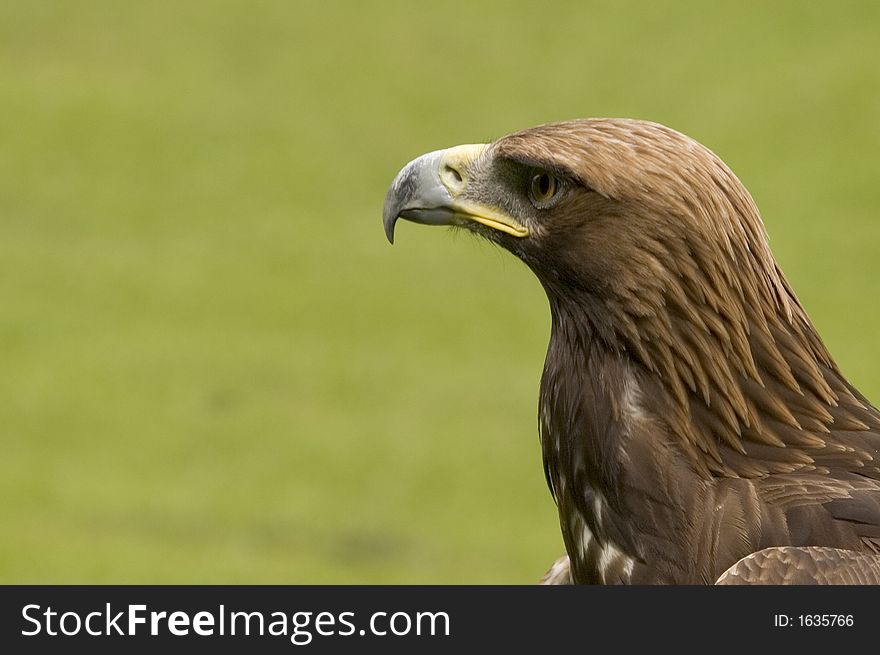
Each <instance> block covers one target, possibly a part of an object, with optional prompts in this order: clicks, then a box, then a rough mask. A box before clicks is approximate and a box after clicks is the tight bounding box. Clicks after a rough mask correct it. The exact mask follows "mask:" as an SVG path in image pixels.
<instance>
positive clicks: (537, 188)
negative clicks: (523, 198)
mask: <svg viewBox="0 0 880 655" xmlns="http://www.w3.org/2000/svg"><path fill="white" fill-rule="evenodd" d="M559 187H560V184H559V180H558V179H557V178H556V177H555V176H554V175H551V174H550V173H547V172H545V171H538V172H536V173H535V174H534V175H532V179H531V181H530V183H529V199H530V200H531V201H532V204H534V205H535V206H536V207H538V208H541V207H545V206H546V205H547V203H549V202H550V201H551V200H553V198H554V197H555V196H556V194H557V192H558V191H559Z"/></svg>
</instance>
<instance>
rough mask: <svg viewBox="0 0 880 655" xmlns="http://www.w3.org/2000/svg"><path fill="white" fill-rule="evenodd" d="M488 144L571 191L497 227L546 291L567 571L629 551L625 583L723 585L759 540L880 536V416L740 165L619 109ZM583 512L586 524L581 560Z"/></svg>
mask: <svg viewBox="0 0 880 655" xmlns="http://www.w3.org/2000/svg"><path fill="white" fill-rule="evenodd" d="M490 153H491V158H494V159H498V160H508V161H514V162H520V163H523V164H528V165H531V166H537V167H539V168H547V169H549V170H552V171H557V172H559V173H560V174H561V175H564V176H567V177H569V178H571V179H573V180H574V181H575V182H576V184H577V186H576V188H575V190H574V191H573V192H572V193H571V194H570V197H568V198H566V199H565V200H564V201H562V202H560V204H559V206H558V207H556V208H554V209H553V210H552V211H551V212H548V213H547V215H546V216H543V217H542V218H541V222H540V223H538V224H536V225H534V226H533V229H534V233H535V236H534V238H533V239H528V240H523V242H518V241H516V240H504V239H503V238H502V239H496V240H499V242H500V243H502V245H504V246H505V247H508V248H509V249H511V251H513V252H514V253H515V254H517V255H518V256H520V257H521V258H522V259H523V260H524V261H525V262H526V263H527V264H528V265H529V266H530V267H531V268H532V269H533V270H534V271H535V273H536V274H537V276H538V278H539V279H540V280H541V282H542V283H543V285H544V287H545V289H546V291H547V294H548V298H549V300H550V307H551V312H552V315H553V331H552V336H551V341H550V346H549V349H548V355H547V362H546V365H545V371H544V377H543V380H542V393H541V396H542V401H541V428H542V442H543V444H544V456H545V466H546V469H547V472H548V479H549V480H551V486H552V488H553V489H554V493H555V494H556V498H557V501H558V502H559V508H560V514H561V516H562V525H563V532H564V534H565V535H566V546H567V550H568V552H569V555H570V556H571V557H572V562H571V575H572V578H573V579H574V581H576V582H589V581H593V582H595V581H605V578H604V573H603V571H602V570H600V569H602V568H603V567H602V566H600V561H599V560H600V559H601V557H600V556H601V553H602V552H603V551H602V548H606V549H607V547H608V546H609V544H610V545H613V547H614V548H615V549H616V550H617V551H619V552H622V553H626V554H627V555H628V556H629V557H631V558H632V562H633V564H632V566H631V570H630V572H629V574H628V575H626V576H621V575H620V571H621V570H623V571H625V570H626V569H625V567H624V568H623V569H621V567H620V566H619V565H618V566H617V568H616V569H614V570H616V571H617V574H616V575H617V577H623V578H626V579H625V580H624V581H630V582H712V581H714V580H715V578H717V577H718V575H719V574H720V573H722V572H723V571H724V570H725V569H726V568H727V567H729V566H731V565H732V564H733V563H734V562H736V561H737V560H738V559H740V558H742V557H744V556H747V555H748V554H749V553H751V552H754V551H755V550H758V549H760V548H764V547H767V546H785V545H794V546H830V547H835V548H846V549H850V550H854V551H859V550H860V549H866V550H870V549H871V548H873V547H874V546H873V543H874V542H873V541H872V540H873V539H874V538H875V535H876V533H877V531H878V526H880V469H878V467H877V462H878V461H880V413H878V411H877V410H876V409H875V408H874V407H873V406H871V404H870V403H868V402H867V401H866V400H865V399H864V398H863V397H862V396H861V395H860V394H859V393H858V392H857V391H856V390H855V389H854V388H852V386H851V385H850V384H849V383H848V382H847V381H846V379H845V378H844V377H843V376H842V374H841V373H840V371H839V370H838V368H837V366H836V365H835V364H834V362H833V360H832V358H831V356H830V355H829V354H828V351H827V350H826V348H825V346H824V345H823V343H822V341H821V339H820V338H819V336H818V334H817V333H816V331H815V329H814V328H813V326H812V324H811V323H810V321H809V319H808V318H807V315H806V313H805V312H804V310H803V308H802V307H801V304H800V303H799V301H798V300H797V297H796V296H795V295H794V292H793V291H792V290H791V287H790V285H789V284H788V282H787V281H786V280H785V278H784V276H783V275H782V273H781V271H780V270H779V268H778V266H777V265H776V263H775V261H774V259H773V256H772V254H771V252H770V249H769V246H768V243H767V237H766V233H765V230H764V227H763V224H762V222H761V219H760V216H759V214H758V210H757V208H756V206H755V204H754V202H753V200H752V198H751V196H750V195H749V194H748V192H747V191H746V190H745V188H744V187H743V186H742V184H741V183H740V182H739V180H738V179H737V178H736V176H735V175H734V174H733V173H732V172H731V171H730V169H729V168H727V166H726V165H725V164H724V163H723V162H722V161H721V160H720V159H719V158H718V157H716V156H715V155H714V154H713V153H711V152H710V151H709V150H707V149H706V148H704V147H703V146H701V145H700V144H698V143H697V142H696V141H694V140H692V139H690V138H688V137H685V136H684V135H681V134H679V133H677V132H675V131H673V130H671V129H669V128H666V127H663V126H660V125H656V124H652V123H645V122H640V121H631V120H622V119H597V120H588V121H573V122H567V123H558V124H552V125H545V126H540V127H537V128H532V129H530V130H526V131H523V132H519V133H516V134H513V135H510V136H507V137H504V138H503V139H500V140H499V141H497V142H495V143H494V144H493V145H492V146H491V149H490ZM585 362H586V364H585ZM561 489H564V490H565V491H564V492H561V491H560V490H561ZM597 497H599V498H601V499H602V503H604V505H603V506H602V508H601V512H598V513H597V511H596V509H595V507H593V505H594V504H595V500H594V499H595V498H597ZM572 513H574V514H576V516H577V521H582V522H583V527H585V528H586V530H587V531H589V532H590V533H591V534H592V538H593V541H592V542H591V545H588V546H587V547H586V548H582V550H583V553H580V552H579V550H578V549H579V548H581V547H582V544H581V542H580V541H579V540H580V539H581V536H580V535H578V534H575V530H574V529H573V528H572V526H573V525H575V523H577V521H575V520H574V519H572V518H571V517H570V516H568V515H573V514H572ZM597 514H601V516H597ZM578 525H580V524H578ZM578 529H582V528H578ZM601 538H604V539H605V540H606V541H605V542H602V541H601ZM605 552H607V551H605ZM606 559H607V557H606ZM615 561H616V560H615ZM604 565H605V566H606V567H607V566H608V565H609V562H608V561H606V562H604ZM612 568H613V567H612ZM609 570H610V569H609ZM606 572H607V571H606Z"/></svg>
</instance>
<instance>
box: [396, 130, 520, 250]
mask: <svg viewBox="0 0 880 655" xmlns="http://www.w3.org/2000/svg"><path fill="white" fill-rule="evenodd" d="M486 148H488V145H487V144H485V143H479V144H470V145H464V146H456V147H454V148H448V149H447V150H435V151H434V152H429V153H428V154H426V155H422V156H421V157H419V158H418V159H414V160H413V161H411V162H410V163H408V164H407V165H406V166H404V167H403V170H401V171H400V172H399V173H398V174H397V177H396V178H394V182H392V184H391V188H390V189H389V190H388V194H387V195H386V196H385V206H384V208H383V210H382V222H383V224H384V226H385V236H387V237H388V241H390V242H391V243H394V226H395V225H396V224H397V219H398V218H405V219H407V220H409V221H413V222H414V223H423V224H425V225H465V224H467V223H468V222H475V223H482V224H483V225H486V226H488V227H491V228H493V229H495V230H500V231H501V232H506V233H507V234H511V235H513V236H515V237H524V236H527V235H528V233H529V231H528V229H527V228H526V227H524V226H523V225H521V224H520V223H519V222H518V221H516V220H515V219H513V218H512V217H510V216H508V215H507V214H506V213H505V212H503V211H501V210H500V209H498V208H497V207H492V206H489V205H484V204H482V203H479V202H474V201H473V200H470V199H468V198H464V197H463V194H464V192H465V191H466V190H467V187H468V182H469V173H470V170H471V166H472V165H473V163H474V162H475V161H476V160H477V159H479V157H480V155H482V154H483V152H485V150H486Z"/></svg>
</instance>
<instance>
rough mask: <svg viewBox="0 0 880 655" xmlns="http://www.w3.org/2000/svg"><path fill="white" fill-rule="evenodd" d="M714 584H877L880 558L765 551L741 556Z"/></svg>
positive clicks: (809, 550)
mask: <svg viewBox="0 0 880 655" xmlns="http://www.w3.org/2000/svg"><path fill="white" fill-rule="evenodd" d="M715 584H718V585H742V584H764V585H791V584H795V585H832V584H843V585H866V584H870V585H876V584H880V555H874V554H872V553H863V552H856V551H853V550H844V549H842V548H821V547H817V546H808V547H800V548H799V547H795V546H780V547H776V548H765V549H764V550H759V551H758V552H756V553H752V554H751V555H747V556H746V557H743V558H742V559H741V560H739V561H738V562H737V563H736V564H734V565H733V566H731V567H730V568H729V569H727V571H725V572H724V573H722V574H721V577H719V578H718V580H717V581H716V582H715Z"/></svg>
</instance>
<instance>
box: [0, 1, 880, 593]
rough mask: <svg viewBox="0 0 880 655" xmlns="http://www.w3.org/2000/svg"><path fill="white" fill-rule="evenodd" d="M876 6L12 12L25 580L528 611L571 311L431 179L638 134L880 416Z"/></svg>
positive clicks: (7, 278) (16, 431)
mask: <svg viewBox="0 0 880 655" xmlns="http://www.w3.org/2000/svg"><path fill="white" fill-rule="evenodd" d="M878 33H880V3H876V2H873V1H867V2H860V3H849V2H825V3H804V2H778V3H765V2H755V3H736V4H735V7H734V6H731V7H727V8H725V7H724V6H722V5H721V4H720V3H715V4H711V3H704V2H687V3H675V4H666V3H646V2H566V3H554V4H551V3H536V2H522V3H510V2H498V3H472V2H452V1H450V2H443V3H426V4H424V5H423V4H420V3H414V2H351V3H340V2H332V1H329V0H323V1H321V2H282V1H278V2H263V1H259V2H253V1H244V0H242V1H236V2H231V1H230V2H170V1H168V2H165V1H154V2H115V1H109V0H108V1H105V2H97V1H85V0H80V1H79V2H61V1H58V2H46V1H40V0H29V1H27V2H23V1H18V2H11V1H7V2H3V3H2V4H0V302H2V309H0V358H2V359H0V361H2V370H3V374H2V376H0V385H2V386H0V394H2V401H0V439H2V442H0V445H2V455H0V581H2V582H16V583H24V582H31V583H35V582H42V583H49V582H62V583H69V582H85V583H109V582H113V583H135V582H138V583H149V582H167V583H184V582H198V583H245V582H253V583H344V582H347V583H384V582H387V583H454V582H455V583H459V582H479V583H530V582H533V581H534V580H536V578H537V577H538V576H539V575H540V574H541V573H542V572H543V571H544V570H545V568H546V567H547V566H548V565H549V564H550V562H551V561H552V560H553V559H554V558H555V557H556V556H557V555H558V554H560V553H561V552H562V543H561V539H560V537H559V530H558V525H557V522H556V516H555V508H554V507H553V504H552V501H551V499H550V496H549V493H548V492H547V490H546V488H545V484H544V480H543V474H542V469H541V464H540V454H539V448H538V440H537V436H536V417H535V415H536V400H537V389H538V380H539V375H540V370H541V365H542V361H543V356H544V348H545V344H546V339H547V334H548V312H547V307H546V303H545V300H544V298H543V295H542V292H541V290H540V288H539V286H538V284H537V282H536V281H535V280H534V279H533V278H532V277H531V275H530V274H529V273H528V271H527V270H525V268H524V267H523V266H521V265H520V264H519V263H518V262H516V261H515V260H514V259H513V258H511V257H509V256H506V255H505V254H503V253H501V252H500V251H498V250H496V249H494V248H492V247H491V246H489V245H486V244H482V243H479V242H477V241H476V240H474V239H471V238H467V237H463V238H451V237H450V235H449V232H448V231H444V230H439V229H428V228H424V227H420V226H415V225H411V224H402V225H400V226H399V229H398V238H397V245H396V246H395V247H394V248H391V247H390V246H389V245H388V244H387V243H386V241H385V237H384V235H383V233H382V228H381V221H380V214H381V206H382V200H383V197H384V193H385V190H386V188H387V186H388V184H389V183H390V181H391V179H392V178H393V176H394V175H395V173H396V172H397V170H398V169H399V168H400V167H401V166H402V165H403V164H404V163H406V162H407V161H409V160H410V159H411V158H413V157H414V156H416V155H418V154H421V153H423V152H426V151H428V150H433V149H436V148H440V147H445V146H449V145H454V144H458V143H465V142H473V141H481V140H487V139H492V138H494V137H497V136H500V135H502V134H504V133H506V132H509V131H512V130H516V129H520V128H524V127H527V126H530V125H533V124H536V123H540V122H547V121H551V120H558V119H565V118H573V117H585V116H608V115H613V116H633V117H639V118H647V119H652V120H656V121H660V122H663V123H666V124H668V125H670V126H672V127H675V128H677V129H679V130H681V131H683V132H686V133H687V134H690V135H691V136H694V137H695V138H697V139H699V140H700V141H702V142H704V143H705V144H707V145H708V146H709V147H710V148H712V149H713V150H715V151H716V152H717V153H718V154H719V155H721V157H722V158H724V159H725V160H726V161H727V162H728V163H729V164H730V165H731V166H732V167H733V168H734V170H735V171H736V172H737V173H738V174H739V176H740V177H741V178H742V180H743V181H744V182H745V183H746V185H747V186H748V187H749V189H750V190H751V192H752V193H753V195H754V196H755V198H756V200H757V202H758V205H759V206H760V207H761V209H762V212H763V215H764V218H765V222H766V224H767V228H768V230H769V233H770V235H771V240H772V245H773V247H774V251H775V253H776V255H777V257H778V259H779V260H780V262H781V264H782V267H783V269H784V270H785V271H786V273H787V275H788V276H789V278H790V279H791V280H792V282H793V284H794V286H795V288H796V290H797V291H798V293H799V295H800V297H801V300H802V301H803V303H804V304H805V306H806V307H807V310H808V311H809V312H810V314H811V316H812V318H813V319H814V321H815V323H816V324H817V325H818V327H819V329H820V331H821V333H822V334H823V336H824V337H825V339H826V341H827V342H828V345H829V346H830V348H831V350H832V352H833V353H834V354H835V355H836V357H837V359H838V360H839V362H840V364H841V366H842V367H843V369H844V371H846V372H847V373H848V374H849V376H850V377H851V379H852V380H854V382H855V383H856V384H857V385H858V386H860V387H861V389H862V390H863V391H864V392H865V393H866V394H867V395H868V396H869V397H872V398H874V399H875V400H877V399H880V338H878V335H877V332H876V326H877V325H880V315H878V308H877V306H878V303H877V297H878V294H880V258H878V256H877V255H878V252H880V220H878V219H880V214H878V212H877V211H876V207H877V205H878V204H880V184H878V182H880V157H878V152H880V122H878V117H880V38H878V36H877V35H878Z"/></svg>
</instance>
